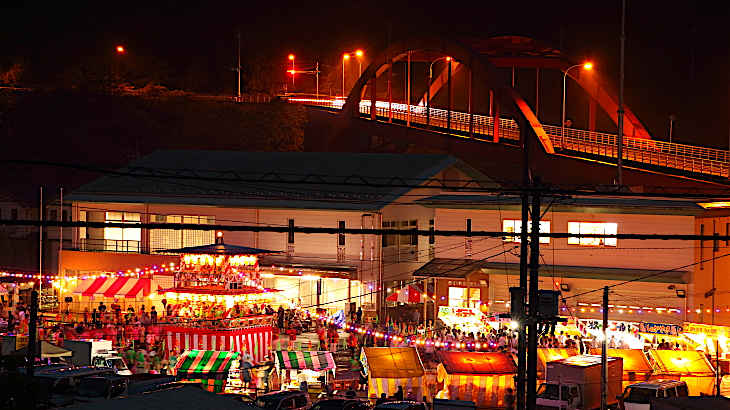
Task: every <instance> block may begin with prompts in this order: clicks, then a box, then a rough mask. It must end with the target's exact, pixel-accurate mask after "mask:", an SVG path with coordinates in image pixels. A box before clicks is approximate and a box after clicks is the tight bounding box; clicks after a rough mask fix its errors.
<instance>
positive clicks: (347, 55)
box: [342, 53, 350, 98]
mask: <svg viewBox="0 0 730 410" xmlns="http://www.w3.org/2000/svg"><path fill="white" fill-rule="evenodd" d="M349 59H350V54H349V53H345V54H343V55H342V98H345V61H347V60H349Z"/></svg>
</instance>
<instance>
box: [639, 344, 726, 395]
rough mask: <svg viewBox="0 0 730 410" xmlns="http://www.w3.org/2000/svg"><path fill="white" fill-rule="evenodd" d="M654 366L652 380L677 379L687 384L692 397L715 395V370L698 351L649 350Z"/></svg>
mask: <svg viewBox="0 0 730 410" xmlns="http://www.w3.org/2000/svg"><path fill="white" fill-rule="evenodd" d="M649 359H650V360H651V362H652V365H653V366H654V374H653V375H652V378H656V379H659V378H661V379H677V380H683V381H685V382H686V383H687V387H688V388H689V395H690V396H699V395H701V394H713V392H714V387H715V369H714V368H713V367H712V365H711V364H710V362H708V361H707V358H706V357H705V354H704V353H702V352H698V351H680V350H649Z"/></svg>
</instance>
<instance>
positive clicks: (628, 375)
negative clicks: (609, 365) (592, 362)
mask: <svg viewBox="0 0 730 410" xmlns="http://www.w3.org/2000/svg"><path fill="white" fill-rule="evenodd" d="M590 354H595V355H599V356H600V354H601V348H593V349H591V351H590ZM606 355H607V356H608V357H620V358H622V359H623V360H624V364H623V366H624V377H623V380H624V383H623V384H624V387H626V386H628V385H629V384H633V383H638V382H644V381H647V380H649V377H650V376H651V372H652V368H651V364H650V363H649V360H648V359H647V358H646V355H645V354H644V351H643V350H641V349H608V350H607V351H606Z"/></svg>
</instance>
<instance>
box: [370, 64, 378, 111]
mask: <svg viewBox="0 0 730 410" xmlns="http://www.w3.org/2000/svg"><path fill="white" fill-rule="evenodd" d="M377 83H378V77H377V76H375V75H374V76H373V78H372V79H371V80H370V119H371V120H373V121H375V120H377V119H378V108H377V106H376V105H375V103H376V102H377V101H378V92H377V90H376V88H377V87H376V84H377Z"/></svg>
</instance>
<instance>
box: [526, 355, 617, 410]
mask: <svg viewBox="0 0 730 410" xmlns="http://www.w3.org/2000/svg"><path fill="white" fill-rule="evenodd" d="M607 366H608V382H607V389H606V404H607V406H611V407H616V405H617V404H618V399H617V398H616V395H617V394H621V381H622V379H623V359H621V358H619V357H609V358H608V359H607ZM601 370H602V368H601V356H598V355H580V356H572V357H568V358H566V359H561V360H556V361H553V362H548V363H547V369H546V373H547V374H546V379H547V380H546V382H545V383H542V384H541V385H540V387H539V388H538V390H537V409H538V410H562V409H571V410H572V409H581V410H592V409H600V408H601Z"/></svg>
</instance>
